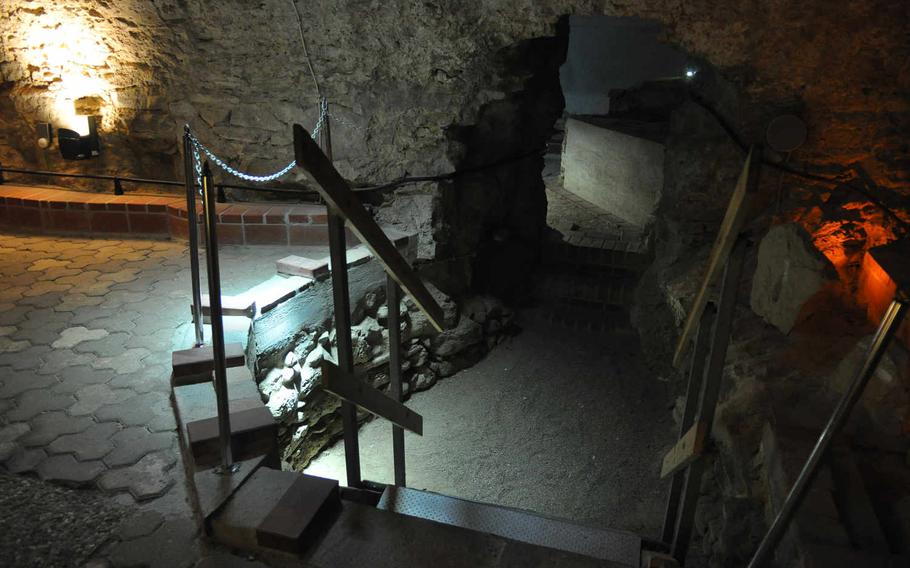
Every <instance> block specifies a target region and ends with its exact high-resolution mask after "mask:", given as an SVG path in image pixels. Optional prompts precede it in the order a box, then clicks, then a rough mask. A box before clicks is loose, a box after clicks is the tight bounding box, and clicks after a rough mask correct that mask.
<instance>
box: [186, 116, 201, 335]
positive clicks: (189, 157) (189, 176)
mask: <svg viewBox="0 0 910 568" xmlns="http://www.w3.org/2000/svg"><path fill="white" fill-rule="evenodd" d="M183 180H184V185H185V188H186V228H187V231H188V235H187V238H188V239H189V245H190V279H191V280H192V289H193V305H192V310H193V325H194V327H195V331H196V343H195V347H202V346H203V345H205V337H204V335H203V327H202V290H201V285H200V283H199V227H198V225H197V219H198V218H197V217H196V172H195V171H194V168H193V143H192V141H191V140H190V127H189V125H186V126H184V127H183Z"/></svg>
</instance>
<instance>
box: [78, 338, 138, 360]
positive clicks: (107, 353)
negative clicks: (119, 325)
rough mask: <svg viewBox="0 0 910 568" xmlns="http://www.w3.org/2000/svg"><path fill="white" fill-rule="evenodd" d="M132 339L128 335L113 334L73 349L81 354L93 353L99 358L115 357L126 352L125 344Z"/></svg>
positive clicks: (86, 342)
mask: <svg viewBox="0 0 910 568" xmlns="http://www.w3.org/2000/svg"><path fill="white" fill-rule="evenodd" d="M129 338H130V335H129V334H128V333H124V332H119V333H111V334H109V335H106V336H104V337H102V338H101V339H95V340H92V341H84V342H82V343H80V344H79V345H76V346H75V347H73V350H74V351H77V352H79V353H93V354H95V355H97V356H99V357H114V356H116V355H117V354H119V353H123V352H124V351H126V348H124V344H125V343H126V341H127V340H128V339H129Z"/></svg>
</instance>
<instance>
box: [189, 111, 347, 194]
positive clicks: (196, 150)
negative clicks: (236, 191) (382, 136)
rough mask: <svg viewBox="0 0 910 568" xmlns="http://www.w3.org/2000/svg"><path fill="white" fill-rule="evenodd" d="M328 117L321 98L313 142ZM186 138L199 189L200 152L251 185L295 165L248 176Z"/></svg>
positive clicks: (193, 138)
mask: <svg viewBox="0 0 910 568" xmlns="http://www.w3.org/2000/svg"><path fill="white" fill-rule="evenodd" d="M328 116H329V103H328V101H327V100H326V99H325V98H323V99H322V100H321V101H320V103H319V119H318V120H317V121H316V126H314V127H313V132H312V134H311V135H310V136H312V138H313V139H314V140H315V139H316V137H318V136H319V132H320V131H321V130H322V127H323V125H324V124H325V119H326V118H327V117H328ZM342 123H343V124H347V123H345V122H342ZM187 136H189V139H190V143H191V144H192V146H193V167H194V169H195V170H196V184H197V185H198V186H199V187H200V188H201V187H202V158H201V156H200V152H202V153H204V154H205V155H206V156H207V157H208V159H209V160H211V161H212V163H214V164H215V165H216V166H218V167H219V168H221V169H222V170H224V171H225V172H227V173H228V174H230V175H232V176H234V177H236V178H239V179H242V180H244V181H249V182H253V183H266V182H270V181H275V180H276V179H278V178H281V177H283V176H285V175H286V174H287V173H288V172H290V171H291V170H292V169H294V167H295V166H296V165H297V161H296V160H291V162H290V163H289V164H288V165H286V166H285V167H283V168H281V169H280V170H278V171H277V172H275V173H272V174H267V175H254V174H248V173H246V172H242V171H240V170H238V169H236V168H232V167H231V166H229V165H228V164H227V162H225V161H224V160H222V159H221V158H219V157H218V156H216V155H215V153H214V152H212V151H211V150H209V149H208V148H207V147H206V146H205V145H204V144H203V143H202V142H200V141H199V139H198V138H196V137H195V136H194V135H193V134H192V133H189V132H188V133H187Z"/></svg>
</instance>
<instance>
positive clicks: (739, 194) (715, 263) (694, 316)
mask: <svg viewBox="0 0 910 568" xmlns="http://www.w3.org/2000/svg"><path fill="white" fill-rule="evenodd" d="M760 170H761V148H760V147H756V146H753V147H752V148H750V149H749V155H748V156H747V157H746V163H745V164H744V165H743V169H742V171H741V172H740V174H739V179H738V180H737V182H736V187H735V188H734V189H733V195H731V196H730V203H729V205H727V212H726V214H725V215H724V220H723V222H722V223H721V225H720V230H719V231H718V233H717V239H716V240H715V241H714V247H713V248H712V249H711V256H710V257H709V259H708V269H707V270H706V271H705V275H704V277H703V279H702V282H701V286H699V288H698V293H697V294H696V295H695V301H694V302H692V308H691V309H690V310H689V316H688V317H687V318H686V324H685V325H684V326H683V330H682V335H680V336H679V342H678V343H677V344H676V351H675V352H674V354H673V366H674V367H676V368H680V366H681V365H682V360H683V356H684V355H685V354H686V351H687V350H688V348H689V340H690V339H691V338H692V334H693V333H695V328H696V326H697V325H698V320H699V319H700V318H701V312H702V310H703V309H704V308H705V304H706V303H707V301H708V292H709V291H710V289H711V285H712V284H714V282H715V281H716V280H717V278H718V277H719V276H720V273H721V272H722V271H723V269H724V265H725V264H726V263H727V258H728V257H729V256H730V251H731V250H733V244H734V243H735V242H736V238H737V237H738V236H739V234H740V232H742V229H743V226H744V225H745V223H746V218H747V217H748V215H749V213H750V209H751V205H752V201H753V200H754V197H755V194H756V193H757V191H758V174H759V172H760Z"/></svg>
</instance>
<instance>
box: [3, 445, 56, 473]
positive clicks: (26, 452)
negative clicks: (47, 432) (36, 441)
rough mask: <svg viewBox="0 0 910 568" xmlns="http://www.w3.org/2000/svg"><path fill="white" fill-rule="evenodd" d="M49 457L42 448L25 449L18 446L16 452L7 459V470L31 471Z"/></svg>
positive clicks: (13, 471)
mask: <svg viewBox="0 0 910 568" xmlns="http://www.w3.org/2000/svg"><path fill="white" fill-rule="evenodd" d="M45 458H47V454H46V453H45V452H44V450H42V449H40V448H34V449H24V448H17V450H16V451H15V452H13V454H12V455H11V456H10V457H9V459H7V460H6V462H5V465H6V470H7V471H9V472H10V473H15V474H19V473H30V472H33V471H35V468H37V467H38V465H39V464H40V463H41V462H43V461H44V460H45Z"/></svg>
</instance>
